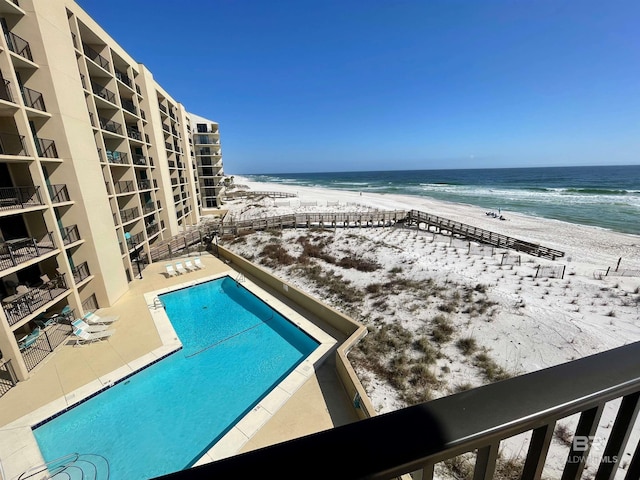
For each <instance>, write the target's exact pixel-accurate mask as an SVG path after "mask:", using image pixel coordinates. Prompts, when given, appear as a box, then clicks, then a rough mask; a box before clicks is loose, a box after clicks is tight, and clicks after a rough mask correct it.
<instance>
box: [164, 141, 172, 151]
mask: <svg viewBox="0 0 640 480" xmlns="http://www.w3.org/2000/svg"><path fill="white" fill-rule="evenodd" d="M164 146H165V147H166V148H167V150H172V149H173V145H171V144H170V143H169V142H164Z"/></svg>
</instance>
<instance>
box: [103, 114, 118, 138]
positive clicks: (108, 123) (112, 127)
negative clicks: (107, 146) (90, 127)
mask: <svg viewBox="0 0 640 480" xmlns="http://www.w3.org/2000/svg"><path fill="white" fill-rule="evenodd" d="M100 128H101V129H103V130H107V131H108V132H112V133H117V134H118V135H122V125H121V124H119V123H118V122H114V121H113V120H107V119H106V118H102V117H100Z"/></svg>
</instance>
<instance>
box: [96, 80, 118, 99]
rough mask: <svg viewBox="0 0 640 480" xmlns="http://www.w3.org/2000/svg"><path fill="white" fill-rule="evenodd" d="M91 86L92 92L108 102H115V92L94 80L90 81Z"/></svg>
mask: <svg viewBox="0 0 640 480" xmlns="http://www.w3.org/2000/svg"><path fill="white" fill-rule="evenodd" d="M91 88H92V89H93V93H95V94H96V95H97V96H99V97H100V98H102V99H103V100H106V101H107V102H110V103H113V104H115V103H116V94H115V93H113V92H112V91H111V90H109V89H108V88H105V87H103V86H102V85H99V84H97V83H95V82H91Z"/></svg>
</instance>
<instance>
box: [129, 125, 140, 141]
mask: <svg viewBox="0 0 640 480" xmlns="http://www.w3.org/2000/svg"><path fill="white" fill-rule="evenodd" d="M127 135H128V136H129V138H133V139H134V140H139V141H142V134H141V133H140V130H138V129H137V128H133V127H127Z"/></svg>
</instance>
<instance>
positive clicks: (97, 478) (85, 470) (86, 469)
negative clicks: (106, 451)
mask: <svg viewBox="0 0 640 480" xmlns="http://www.w3.org/2000/svg"><path fill="white" fill-rule="evenodd" d="M42 474H44V475H46V476H45V477H42V476H41V475H42ZM42 478H46V479H51V480H108V479H109V462H108V461H107V459H106V458H104V457H103V456H102V455H96V454H92V453H71V454H69V455H65V456H64V457H60V458H56V459H55V460H51V461H50V462H47V463H44V464H42V465H37V466H35V467H31V468H30V469H29V470H27V471H26V472H24V473H22V474H21V475H20V476H19V477H18V479H17V480H28V479H34V480H35V479H38V480H40V479H42Z"/></svg>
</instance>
